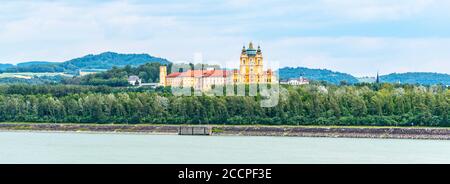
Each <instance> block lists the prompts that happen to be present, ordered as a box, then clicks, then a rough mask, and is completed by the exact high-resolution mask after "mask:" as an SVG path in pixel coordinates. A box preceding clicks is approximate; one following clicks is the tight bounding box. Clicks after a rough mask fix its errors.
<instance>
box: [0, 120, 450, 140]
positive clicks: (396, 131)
mask: <svg viewBox="0 0 450 184" xmlns="http://www.w3.org/2000/svg"><path fill="white" fill-rule="evenodd" d="M192 126H200V127H208V128H210V129H211V132H212V133H211V136H284V137H330V138H381V139H432V140H450V128H440V127H367V126H366V127H334V126H333V127H331V126H330V127H327V126H263V125H236V126H235V125H150V124H138V125H127V124H50V123H0V131H20V132H22V131H37V132H61V133H63V132H75V133H77V132H79V133H133V134H160V135H177V134H178V130H179V128H180V127H192Z"/></svg>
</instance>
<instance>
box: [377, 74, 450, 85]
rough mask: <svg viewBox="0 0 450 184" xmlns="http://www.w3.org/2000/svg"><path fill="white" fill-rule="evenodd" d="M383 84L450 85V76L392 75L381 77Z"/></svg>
mask: <svg viewBox="0 0 450 184" xmlns="http://www.w3.org/2000/svg"><path fill="white" fill-rule="evenodd" d="M380 79H381V82H387V83H402V84H423V85H433V84H444V85H450V75H448V74H441V73H431V72H408V73H392V74H389V75H383V76H380Z"/></svg>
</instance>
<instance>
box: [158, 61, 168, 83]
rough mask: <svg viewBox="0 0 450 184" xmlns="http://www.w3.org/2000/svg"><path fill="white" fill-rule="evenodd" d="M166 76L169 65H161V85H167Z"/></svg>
mask: <svg viewBox="0 0 450 184" xmlns="http://www.w3.org/2000/svg"><path fill="white" fill-rule="evenodd" d="M166 76H167V66H164V65H163V66H160V67H159V85H161V86H163V87H165V86H166V85H167V84H166Z"/></svg>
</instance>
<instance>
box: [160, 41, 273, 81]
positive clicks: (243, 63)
mask: <svg viewBox="0 0 450 184" xmlns="http://www.w3.org/2000/svg"><path fill="white" fill-rule="evenodd" d="M239 62H240V63H239V69H227V70H222V69H203V70H187V71H185V72H172V73H170V74H168V73H167V67H166V66H161V67H160V75H159V76H160V85H161V86H175V87H193V88H194V89H199V90H208V89H211V88H212V87H213V86H217V85H229V84H261V83H275V82H278V80H277V79H276V77H275V75H274V74H273V72H272V70H271V69H267V70H264V58H263V54H262V51H261V47H260V46H258V47H257V48H254V46H253V43H252V42H250V44H249V45H248V48H245V46H244V47H243V48H242V51H241V57H240V61H239Z"/></svg>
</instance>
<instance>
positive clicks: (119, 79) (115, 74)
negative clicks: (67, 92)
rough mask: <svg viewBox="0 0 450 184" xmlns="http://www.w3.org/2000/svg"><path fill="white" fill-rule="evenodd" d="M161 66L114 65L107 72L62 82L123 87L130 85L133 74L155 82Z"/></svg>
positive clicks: (143, 80) (151, 64)
mask: <svg viewBox="0 0 450 184" xmlns="http://www.w3.org/2000/svg"><path fill="white" fill-rule="evenodd" d="M159 66H161V64H160V63H147V64H144V65H140V66H138V67H132V66H130V65H127V66H125V67H123V68H119V67H113V68H112V69H110V70H108V71H105V72H100V73H96V74H91V75H86V76H83V77H74V78H70V79H65V80H63V81H62V83H63V84H72V85H94V86H101V85H106V86H112V87H121V86H128V85H129V84H128V77H129V76H131V75H137V76H139V78H140V79H142V82H146V83H147V82H150V83H153V82H158V81H159Z"/></svg>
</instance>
